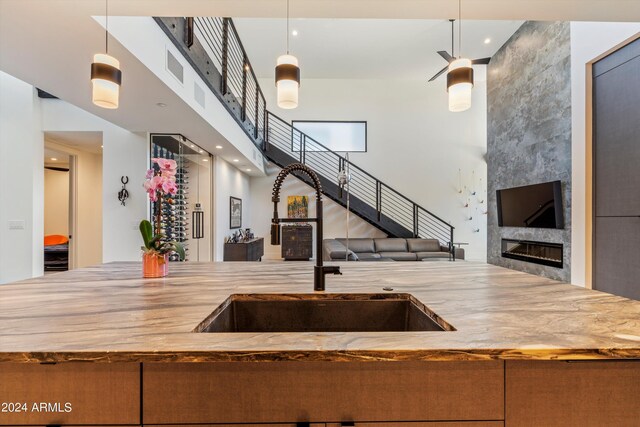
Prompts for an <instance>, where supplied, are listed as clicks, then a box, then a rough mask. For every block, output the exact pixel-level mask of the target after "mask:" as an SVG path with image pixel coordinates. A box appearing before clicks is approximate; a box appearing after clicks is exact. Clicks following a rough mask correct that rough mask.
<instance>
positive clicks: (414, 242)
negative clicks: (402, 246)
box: [407, 239, 440, 252]
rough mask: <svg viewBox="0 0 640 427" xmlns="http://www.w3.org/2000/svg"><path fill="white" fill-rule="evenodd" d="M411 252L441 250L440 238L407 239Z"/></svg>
mask: <svg viewBox="0 0 640 427" xmlns="http://www.w3.org/2000/svg"><path fill="white" fill-rule="evenodd" d="M407 246H408V247H409V252H440V242H438V239H407Z"/></svg>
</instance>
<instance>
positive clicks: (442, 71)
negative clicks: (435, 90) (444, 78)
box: [429, 66, 449, 82]
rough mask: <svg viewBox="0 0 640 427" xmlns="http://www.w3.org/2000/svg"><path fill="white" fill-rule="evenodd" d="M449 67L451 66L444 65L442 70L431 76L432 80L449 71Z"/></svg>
mask: <svg viewBox="0 0 640 427" xmlns="http://www.w3.org/2000/svg"><path fill="white" fill-rule="evenodd" d="M448 69H449V67H448V66H447V67H444V68H443V69H442V70H440V71H438V74H436V75H435V76H433V77H431V78H430V79H429V81H430V82H432V81H434V80H435V79H437V78H438V77H440V76H441V75H442V74H443V73H444V72H445V71H447V70H448Z"/></svg>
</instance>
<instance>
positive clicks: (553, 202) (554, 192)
mask: <svg viewBox="0 0 640 427" xmlns="http://www.w3.org/2000/svg"><path fill="white" fill-rule="evenodd" d="M496 193H497V201H498V225H499V226H500V227H530V228H564V216H563V212H562V184H561V182H560V181H553V182H545V183H542V184H535V185H527V186H524V187H514V188H507V189H504V190H497V191H496Z"/></svg>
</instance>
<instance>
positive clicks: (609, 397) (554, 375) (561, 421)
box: [505, 361, 640, 427]
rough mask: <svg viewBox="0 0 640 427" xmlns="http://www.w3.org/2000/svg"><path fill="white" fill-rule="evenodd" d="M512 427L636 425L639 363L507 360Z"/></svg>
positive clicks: (508, 412) (507, 415) (639, 396)
mask: <svg viewBox="0 0 640 427" xmlns="http://www.w3.org/2000/svg"><path fill="white" fill-rule="evenodd" d="M505 378H506V388H505V391H506V396H507V398H506V413H505V424H506V425H507V426H509V427H526V426H531V427H539V426H545V427H554V426H558V427H590V426H593V427H596V426H598V427H599V426H616V427H626V426H628V427H631V426H634V427H637V426H638V425H639V422H640V421H639V420H640V361H629V362H624V361H579V362H565V361H507V362H506V376H505Z"/></svg>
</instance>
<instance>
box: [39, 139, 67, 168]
mask: <svg viewBox="0 0 640 427" xmlns="http://www.w3.org/2000/svg"><path fill="white" fill-rule="evenodd" d="M53 159H55V160H53ZM44 165H45V166H54V167H59V168H68V167H69V155H68V154H67V153H63V152H62V151H58V150H54V149H53V148H49V147H47V146H46V143H45V147H44Z"/></svg>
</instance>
